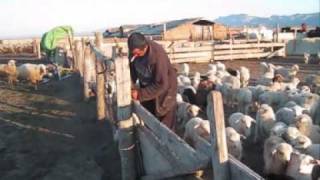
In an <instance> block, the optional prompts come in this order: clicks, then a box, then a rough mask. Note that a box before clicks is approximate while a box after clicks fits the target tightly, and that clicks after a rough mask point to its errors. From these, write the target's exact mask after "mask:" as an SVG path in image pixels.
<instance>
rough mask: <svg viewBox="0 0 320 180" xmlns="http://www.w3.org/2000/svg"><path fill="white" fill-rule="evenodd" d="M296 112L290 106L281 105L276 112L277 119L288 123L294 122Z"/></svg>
mask: <svg viewBox="0 0 320 180" xmlns="http://www.w3.org/2000/svg"><path fill="white" fill-rule="evenodd" d="M295 116H296V114H295V112H294V110H292V109H291V108H287V107H283V108H281V109H279V110H278V111H277V112H276V119H277V121H280V122H283V123H285V124H286V125H290V124H292V123H293V122H294V118H295Z"/></svg>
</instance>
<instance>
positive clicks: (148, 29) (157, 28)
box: [104, 18, 201, 37]
mask: <svg viewBox="0 0 320 180" xmlns="http://www.w3.org/2000/svg"><path fill="white" fill-rule="evenodd" d="M200 19H201V18H188V19H180V20H173V21H168V22H163V23H157V24H145V25H137V27H136V28H133V29H132V30H131V31H130V32H128V33H125V35H128V34H130V33H132V32H139V33H141V34H144V35H149V36H150V35H161V33H162V32H163V25H164V24H166V29H167V30H170V29H173V28H176V27H178V26H180V25H182V24H186V23H193V22H196V21H199V20H200ZM104 35H105V36H108V37H118V36H120V32H119V31H118V32H110V34H106V33H104Z"/></svg>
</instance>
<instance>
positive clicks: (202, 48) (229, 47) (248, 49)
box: [102, 40, 285, 63]
mask: <svg viewBox="0 0 320 180" xmlns="http://www.w3.org/2000/svg"><path fill="white" fill-rule="evenodd" d="M158 43H160V44H161V45H162V46H163V47H164V49H165V50H166V52H167V53H168V56H169V58H170V60H171V62H172V63H209V62H212V61H215V60H236V59H257V58H258V59H259V58H269V57H271V56H285V43H275V42H262V43H260V42H259V41H256V42H247V41H238V40H236V41H232V40H230V41H229V43H227V44H218V43H216V42H213V41H203V42H185V41H176V42H169V41H158ZM110 46H117V47H119V48H121V49H122V52H123V53H128V47H127V44H126V43H125V42H120V43H105V44H103V45H102V49H108V48H110ZM275 52H276V53H275Z"/></svg>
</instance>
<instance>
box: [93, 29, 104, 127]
mask: <svg viewBox="0 0 320 180" xmlns="http://www.w3.org/2000/svg"><path fill="white" fill-rule="evenodd" d="M95 36H96V42H95V43H96V47H97V48H98V49H99V50H101V47H102V43H103V42H102V41H103V36H102V33H99V32H96V34H95ZM96 70H97V75H96V78H97V119H98V121H104V120H105V119H106V100H105V72H104V66H103V60H102V59H98V57H96Z"/></svg>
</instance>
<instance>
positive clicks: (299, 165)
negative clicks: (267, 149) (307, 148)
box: [285, 153, 315, 180]
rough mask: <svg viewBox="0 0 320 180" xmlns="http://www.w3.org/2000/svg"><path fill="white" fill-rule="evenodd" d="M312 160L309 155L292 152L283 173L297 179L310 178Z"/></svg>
mask: <svg viewBox="0 0 320 180" xmlns="http://www.w3.org/2000/svg"><path fill="white" fill-rule="evenodd" d="M313 160H314V159H313V158H312V157H311V156H309V155H305V154H300V153H292V154H291V157H290V161H289V163H288V166H287V169H286V171H285V174H286V175H287V176H290V177H292V178H294V179H297V180H312V178H311V173H312V169H313V167H314V166H315V164H314V163H312V161H313Z"/></svg>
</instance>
